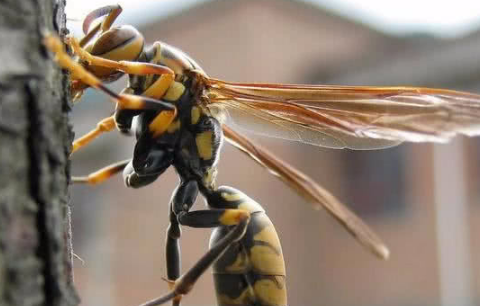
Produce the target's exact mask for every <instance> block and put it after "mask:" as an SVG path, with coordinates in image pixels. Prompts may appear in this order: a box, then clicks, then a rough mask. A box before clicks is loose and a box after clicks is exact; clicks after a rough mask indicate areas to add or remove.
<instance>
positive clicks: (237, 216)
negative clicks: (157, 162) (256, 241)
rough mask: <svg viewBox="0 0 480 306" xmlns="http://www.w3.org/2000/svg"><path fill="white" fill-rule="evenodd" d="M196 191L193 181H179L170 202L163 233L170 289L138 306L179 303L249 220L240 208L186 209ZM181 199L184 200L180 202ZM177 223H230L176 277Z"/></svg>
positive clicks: (198, 225)
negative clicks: (169, 221) (200, 255)
mask: <svg viewBox="0 0 480 306" xmlns="http://www.w3.org/2000/svg"><path fill="white" fill-rule="evenodd" d="M182 190H183V191H182ZM188 190H189V191H188ZM197 191H198V189H196V183H194V182H188V183H185V184H182V185H181V186H180V187H179V188H178V189H177V192H176V194H175V196H174V200H173V201H172V203H171V212H172V215H171V225H170V227H169V230H168V232H167V271H168V276H169V280H168V282H169V285H170V290H171V292H170V293H168V294H166V295H164V296H162V297H159V298H156V299H154V300H151V301H149V302H146V303H144V304H142V305H141V306H154V305H161V304H163V303H166V302H168V301H170V300H173V305H180V299H181V297H182V296H184V295H186V294H188V293H189V292H190V291H191V290H192V288H193V286H194V285H195V283H196V281H197V280H198V278H199V277H200V276H202V275H203V273H204V272H205V271H206V270H207V269H208V268H209V267H210V266H211V265H212V264H213V263H215V262H216V261H217V259H218V258H219V257H220V256H221V255H222V254H223V253H224V252H225V251H226V250H227V248H228V247H229V246H230V245H232V243H234V242H236V241H238V240H240V239H241V238H242V237H243V236H244V234H245V232H246V229H247V226H248V223H249V221H250V213H249V212H248V211H245V210H242V209H215V210H197V211H192V212H189V211H188V210H189V209H190V207H191V205H193V202H192V201H191V200H192V199H193V198H195V197H196V192H197ZM182 199H186V200H187V201H185V202H184V201H182ZM182 202H183V203H182ZM172 219H173V220H172ZM172 221H173V222H172ZM178 224H180V225H183V226H189V227H195V228H214V227H219V226H232V229H231V230H230V231H229V232H228V234H227V235H225V236H224V237H223V238H222V239H220V240H218V241H217V243H216V244H215V245H213V246H212V247H211V248H210V250H208V252H207V253H205V255H203V256H202V257H201V258H200V260H199V261H197V263H196V264H195V265H193V266H192V267H191V268H190V269H189V270H188V271H187V272H186V273H185V274H183V275H182V276H180V277H178V274H179V269H180V259H179V253H180V252H179V248H178V238H179V236H180V234H179V232H177V230H179V229H180V228H179V226H178ZM174 234H178V235H174ZM169 237H170V238H169Z"/></svg>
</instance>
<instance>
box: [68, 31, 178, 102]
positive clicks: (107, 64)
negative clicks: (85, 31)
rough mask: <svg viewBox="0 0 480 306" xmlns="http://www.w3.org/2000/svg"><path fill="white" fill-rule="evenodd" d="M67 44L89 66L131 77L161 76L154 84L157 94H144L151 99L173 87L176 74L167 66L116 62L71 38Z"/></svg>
mask: <svg viewBox="0 0 480 306" xmlns="http://www.w3.org/2000/svg"><path fill="white" fill-rule="evenodd" d="M139 35H140V34H139ZM66 43H67V44H69V45H70V46H71V47H72V49H73V51H74V53H75V54H76V55H78V57H79V58H80V59H81V60H82V61H84V62H87V63H88V65H89V66H99V67H104V68H110V69H113V70H118V71H121V72H124V73H126V74H129V75H160V79H159V80H157V82H156V84H154V86H153V88H154V89H155V92H154V93H149V92H148V89H147V92H145V93H144V94H145V95H148V96H150V97H156V98H160V97H162V96H163V95H164V94H165V93H166V92H167V90H168V88H169V87H170V85H172V83H173V81H174V78H175V73H174V72H173V70H172V69H170V68H169V67H167V66H162V65H157V64H152V63H144V62H135V61H125V60H120V61H116V60H112V59H108V58H104V57H100V56H96V55H92V54H91V53H90V52H88V51H86V50H85V49H83V48H82V47H81V46H80V44H79V43H78V41H77V40H76V39H75V38H74V37H71V36H69V37H67V38H66ZM100 43H101V42H100ZM108 43H111V42H110V41H108ZM97 44H98V43H97ZM121 45H122V48H125V47H124V46H123V44H121ZM108 47H109V46H105V47H104V48H108ZM99 48H101V47H99ZM109 52H112V53H113V52H117V53H118V52H128V51H127V50H126V51H123V50H115V49H112V50H110V51H109ZM125 57H127V56H125ZM152 90H153V89H150V91H152Z"/></svg>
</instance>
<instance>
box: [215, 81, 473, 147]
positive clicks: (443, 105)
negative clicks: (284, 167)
mask: <svg viewBox="0 0 480 306" xmlns="http://www.w3.org/2000/svg"><path fill="white" fill-rule="evenodd" d="M207 82H208V86H209V89H208V101H209V108H210V109H212V110H213V111H214V112H215V111H218V112H220V113H226V114H228V118H229V119H232V122H233V123H234V124H236V125H238V126H239V127H241V128H244V129H247V130H250V131H253V132H255V133H258V134H263V135H266V136H271V137H279V138H284V139H288V140H297V141H300V142H305V143H309V144H313V145H318V146H323V147H330V148H351V149H377V148H383V147H389V146H392V145H395V144H398V143H400V142H403V141H411V142H445V141H448V140H449V139H450V138H451V137H453V136H455V135H457V134H463V135H468V136H473V135H478V134H480V95H475V94H470V93H464V92H458V91H452V90H444V89H430V88H420V87H368V86H322V85H277V84H247V83H245V84H243V83H230V82H224V81H220V80H215V79H207ZM227 123H230V121H227Z"/></svg>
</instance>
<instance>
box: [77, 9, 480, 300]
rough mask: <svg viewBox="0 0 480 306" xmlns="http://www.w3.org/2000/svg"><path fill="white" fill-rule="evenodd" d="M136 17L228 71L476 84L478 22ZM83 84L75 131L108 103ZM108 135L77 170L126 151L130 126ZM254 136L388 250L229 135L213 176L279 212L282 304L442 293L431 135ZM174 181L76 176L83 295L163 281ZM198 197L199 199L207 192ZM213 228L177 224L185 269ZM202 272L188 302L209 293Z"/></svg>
mask: <svg viewBox="0 0 480 306" xmlns="http://www.w3.org/2000/svg"><path fill="white" fill-rule="evenodd" d="M158 9H159V10H161V9H162V7H161V2H160V3H159V8H158ZM140 31H141V32H142V33H144V35H145V37H146V38H147V41H149V42H153V41H155V40H162V41H165V42H167V43H169V44H171V45H174V46H177V47H179V48H180V49H182V50H184V51H185V52H187V53H189V54H190V55H191V56H192V57H193V58H194V59H196V60H197V61H198V62H199V63H200V65H202V67H203V68H204V69H205V71H207V73H208V74H209V75H210V76H213V77H216V78H222V79H226V80H231V81H238V82H242V81H244V82H280V83H329V84H332V83H338V84H356V85H365V84H369V85H386V84H390V85H419V86H432V87H448V88H455V89H466V90H471V91H477V92H480V69H478V68H480V61H478V52H476V51H478V50H480V34H473V35H470V36H469V37H464V38H459V39H456V40H450V41H443V40H437V39H435V38H433V37H429V36H425V35H417V36H414V37H391V36H387V35H385V34H382V33H380V32H377V31H375V30H373V29H371V28H368V27H365V26H363V25H361V24H358V23H354V22H352V21H349V20H347V19H344V18H341V17H339V16H337V15H335V14H332V13H329V12H326V11H323V10H322V9H320V8H318V7H316V6H313V5H308V4H305V3H303V2H297V1H287V0H244V1H238V0H237V1H210V2H207V3H204V4H201V5H198V6H196V7H193V8H192V9H190V10H188V11H184V12H182V13H180V14H178V15H174V16H170V17H168V18H166V19H162V20H159V21H158V22H156V23H154V24H150V25H148V26H146V27H144V28H141V29H140ZM88 98H90V100H92V101H85V102H82V103H81V104H79V106H78V107H77V109H76V110H75V112H74V120H75V121H76V122H77V123H76V125H75V126H76V128H75V129H76V132H77V135H81V134H83V133H84V132H86V131H88V130H89V128H91V127H93V126H94V124H95V123H96V122H97V121H98V120H100V119H101V118H102V117H104V116H106V115H107V114H108V112H109V110H110V111H111V107H110V108H109V105H108V104H107V103H104V102H100V101H98V100H100V99H104V98H103V97H102V96H101V95H97V94H87V95H86V97H85V99H88ZM94 104H95V105H94ZM105 105H106V107H105ZM103 138H104V139H105V140H104V141H97V142H96V143H95V144H93V145H92V146H91V147H89V148H88V149H85V152H79V153H78V154H76V156H75V157H74V162H73V163H74V173H75V174H85V173H87V172H89V171H93V170H95V169H96V168H99V167H102V166H103V165H105V164H107V163H109V162H113V161H115V160H117V159H124V158H126V157H128V156H129V155H130V154H131V153H130V152H131V150H132V140H130V141H125V139H124V138H120V137H118V136H106V137H103ZM252 138H254V139H255V140H256V141H257V142H258V143H261V144H262V145H264V146H265V147H268V148H270V149H271V150H272V151H273V152H275V153H277V154H278V155H279V156H280V157H281V158H283V159H285V160H287V161H288V162H290V163H291V164H293V165H294V166H296V167H298V168H299V169H301V170H302V171H304V172H305V173H307V174H308V175H310V176H311V177H312V178H314V179H315V180H316V181H318V182H319V183H321V184H322V185H323V186H325V187H326V188H328V189H329V190H330V191H332V192H333V193H334V194H335V195H337V196H338V197H339V198H340V199H341V200H343V201H344V202H346V203H349V204H351V206H352V208H353V209H354V210H355V211H356V212H358V213H359V214H360V216H362V217H363V218H365V220H366V222H367V223H368V224H370V225H371V227H372V228H374V229H375V231H377V232H378V233H379V234H380V236H381V237H382V238H383V239H384V240H385V241H386V242H387V244H388V245H389V246H390V248H391V252H392V258H391V259H390V260H389V261H387V262H380V261H378V260H377V259H375V258H374V257H373V256H372V255H370V254H369V253H367V252H366V251H365V250H363V249H362V248H361V247H360V246H359V244H358V243H356V242H355V241H354V239H352V237H350V235H349V234H347V233H346V232H345V231H344V230H343V228H342V227H341V226H339V225H338V224H337V223H336V222H335V221H334V220H332V218H330V216H328V215H327V214H326V213H324V212H322V211H320V212H314V211H313V210H312V209H311V207H309V205H308V204H307V203H304V201H303V200H302V199H301V198H300V197H299V196H297V195H295V194H294V193H293V192H292V191H291V190H289V189H288V188H287V187H286V186H285V185H283V184H282V183H281V182H280V181H279V180H277V179H276V178H275V177H273V176H271V175H270V174H268V173H267V172H266V171H264V170H263V169H261V168H260V167H257V166H256V164H255V163H253V162H252V161H251V160H249V159H248V158H246V157H245V156H243V154H241V153H239V152H237V151H236V150H235V149H233V148H232V147H230V146H229V145H225V147H224V150H223V154H222V157H221V162H220V165H219V173H220V174H219V179H218V181H219V183H220V184H225V185H230V186H234V187H236V188H239V189H241V190H243V191H244V192H246V193H247V194H249V195H250V196H251V197H253V198H254V199H256V200H257V201H258V202H259V203H261V204H262V205H264V207H265V208H266V209H267V212H268V214H269V216H270V217H271V219H272V220H273V222H274V223H275V224H276V227H277V231H278V232H279V234H280V237H281V240H282V245H283V247H284V256H285V260H286V264H287V273H288V283H287V284H288V289H289V304H290V305H296V306H313V305H345V306H346V305H356V306H362V305H365V306H366V305H368V306H375V305H378V306H380V305H389V306H394V305H398V306H400V305H440V300H441V296H442V293H441V282H440V280H439V276H440V270H439V266H440V264H439V257H438V243H437V234H436V221H435V220H436V219H435V216H436V210H435V204H434V203H435V200H436V199H435V196H434V195H435V194H436V193H435V192H436V191H435V186H436V185H435V184H436V182H435V178H436V177H435V175H436V174H435V171H434V170H435V169H434V168H435V167H434V161H433V154H434V151H435V150H436V149H434V148H433V146H431V145H425V144H421V145H411V144H407V145H402V146H399V147H396V148H392V149H388V150H383V151H378V152H374V151H339V150H328V149H323V148H317V147H312V146H308V145H303V144H298V143H289V142H284V141H280V140H276V139H267V138H260V137H256V136H252ZM479 144H480V142H479V141H478V140H470V139H468V140H464V141H461V143H458V144H454V146H457V147H460V148H461V149H465V150H462V151H461V152H462V159H461V161H462V162H463V163H464V164H463V166H462V170H464V171H463V172H462V175H463V176H462V180H464V181H465V182H466V186H460V187H456V188H457V189H458V188H460V189H461V188H465V192H466V195H467V198H466V202H467V209H468V212H467V213H468V218H467V219H466V220H465V221H466V222H467V224H466V228H467V230H468V234H469V235H468V236H466V237H467V238H468V237H471V238H468V245H467V246H466V247H465V248H464V249H465V250H469V251H471V253H470V252H469V253H468V254H467V255H468V256H469V258H470V259H471V265H468V269H469V271H470V273H471V275H467V277H468V278H469V280H468V281H470V282H469V283H468V282H467V286H470V287H471V288H470V289H471V291H470V292H469V293H468V294H469V295H471V296H469V297H463V296H460V297H459V299H463V298H467V299H470V300H473V301H475V300H476V301H478V297H479V294H480V286H479V276H480V266H479V262H478V260H475V259H476V258H479V256H480V244H479V243H478V242H477V241H476V240H475V239H474V237H475V236H476V235H475V234H476V233H478V232H479V230H480V211H479V210H480V208H479V199H478V195H479V193H478V187H477V186H478V183H479V180H480V178H479V173H480V163H479V161H478V156H479V152H478V151H479V148H480V145H479ZM445 166H447V165H445ZM437 179H438V178H437ZM176 182H177V179H176V178H175V173H173V171H169V172H168V173H167V174H165V175H164V177H162V178H160V179H159V180H158V181H157V182H156V183H154V184H152V186H149V187H146V188H143V189H140V190H129V189H126V188H124V187H123V182H122V180H121V179H120V178H118V179H117V178H115V179H113V180H112V181H111V182H108V183H106V184H105V185H102V186H99V187H95V188H89V187H85V188H84V187H74V188H73V189H74V191H73V203H74V210H73V211H74V217H75V223H74V238H75V240H74V246H75V248H76V252H77V254H78V255H79V256H80V257H82V258H83V259H84V260H85V264H83V265H82V264H78V263H77V264H76V280H77V284H78V287H79V290H80V295H81V296H82V297H83V300H84V303H83V305H100V304H102V305H116V306H123V305H135V304H138V303H140V302H143V301H145V300H147V299H150V298H153V297H155V296H157V295H160V294H162V293H164V292H166V290H167V285H166V283H165V282H164V281H163V280H162V277H164V276H165V267H164V263H165V262H164V255H163V241H164V235H165V230H166V228H167V225H168V224H167V221H168V217H167V211H168V210H167V209H168V202H169V199H170V195H171V192H172V190H173V188H175V185H176ZM453 185H454V184H452V186H453ZM457 191H458V190H457ZM198 202H199V205H197V207H199V208H203V201H198ZM451 205H452V206H455V205H456V203H455V202H452V203H451ZM208 237H209V231H208V230H199V229H187V228H185V229H184V232H183V237H182V250H183V257H182V258H183V269H184V270H186V269H187V268H188V267H190V266H192V265H193V264H194V262H195V261H196V260H197V259H198V258H200V256H201V255H202V254H203V253H204V252H205V251H206V250H207V245H208ZM453 243H455V241H454V242H453ZM468 256H467V259H468ZM464 263H465V264H469V263H468V262H467V261H466V262H462V264H464ZM207 274H208V275H205V276H204V277H202V278H201V280H200V281H199V283H198V285H197V286H196V287H195V289H194V290H193V291H192V293H191V294H190V295H189V296H187V297H185V299H184V305H194V306H197V305H214V304H215V298H214V292H213V285H212V281H211V276H210V275H209V274H210V273H207ZM458 292H462V291H458ZM465 294H467V293H465Z"/></svg>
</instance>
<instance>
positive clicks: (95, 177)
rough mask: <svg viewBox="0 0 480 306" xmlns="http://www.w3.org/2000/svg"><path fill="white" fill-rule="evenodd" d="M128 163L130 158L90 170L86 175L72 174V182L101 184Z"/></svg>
mask: <svg viewBox="0 0 480 306" xmlns="http://www.w3.org/2000/svg"><path fill="white" fill-rule="evenodd" d="M129 163H131V160H130V159H127V160H123V161H120V162H116V163H113V164H111V165H108V166H106V167H104V168H102V169H100V170H97V171H95V172H92V173H90V174H88V175H87V176H74V177H72V182H73V183H74V184H89V185H97V184H101V183H103V182H104V181H106V180H108V179H109V178H111V177H113V176H114V175H115V174H118V173H120V172H122V171H123V170H124V169H125V168H126V167H127V165H128V164H129Z"/></svg>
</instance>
